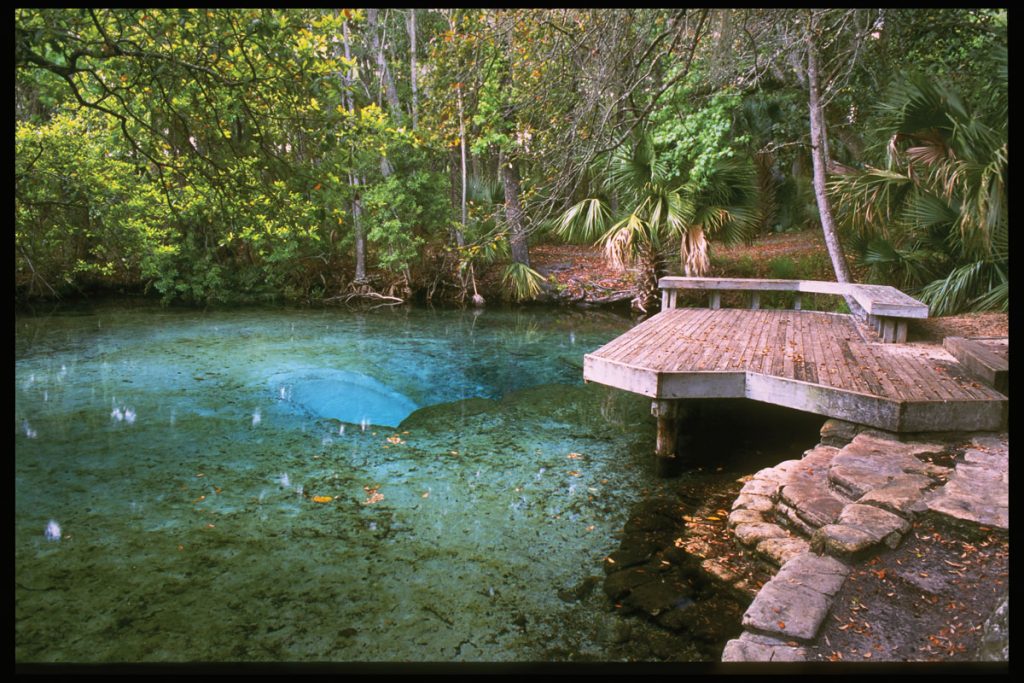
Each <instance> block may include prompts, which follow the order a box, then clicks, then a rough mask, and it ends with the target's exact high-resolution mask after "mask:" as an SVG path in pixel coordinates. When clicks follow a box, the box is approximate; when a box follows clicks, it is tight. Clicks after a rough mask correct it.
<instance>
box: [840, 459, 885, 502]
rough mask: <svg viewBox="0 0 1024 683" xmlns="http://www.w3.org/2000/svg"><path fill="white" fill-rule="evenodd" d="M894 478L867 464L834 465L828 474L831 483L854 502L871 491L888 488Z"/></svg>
mask: <svg viewBox="0 0 1024 683" xmlns="http://www.w3.org/2000/svg"><path fill="white" fill-rule="evenodd" d="M894 478H895V476H894V475H893V474H890V473H887V472H885V471H881V470H879V469H877V468H875V467H872V466H870V465H869V464H867V463H866V464H865V465H861V466H857V465H846V464H838V465H835V464H834V465H833V466H832V469H830V470H829V472H828V480H829V483H830V484H832V485H833V487H834V488H835V489H836V490H837V491H839V492H840V493H842V494H844V495H846V496H848V497H849V498H850V499H852V500H857V499H858V498H860V497H861V496H863V495H864V494H865V493H867V492H868V491H870V490H871V489H877V488H881V487H883V486H886V485H887V484H888V483H889V482H891V481H892V480H893V479H894Z"/></svg>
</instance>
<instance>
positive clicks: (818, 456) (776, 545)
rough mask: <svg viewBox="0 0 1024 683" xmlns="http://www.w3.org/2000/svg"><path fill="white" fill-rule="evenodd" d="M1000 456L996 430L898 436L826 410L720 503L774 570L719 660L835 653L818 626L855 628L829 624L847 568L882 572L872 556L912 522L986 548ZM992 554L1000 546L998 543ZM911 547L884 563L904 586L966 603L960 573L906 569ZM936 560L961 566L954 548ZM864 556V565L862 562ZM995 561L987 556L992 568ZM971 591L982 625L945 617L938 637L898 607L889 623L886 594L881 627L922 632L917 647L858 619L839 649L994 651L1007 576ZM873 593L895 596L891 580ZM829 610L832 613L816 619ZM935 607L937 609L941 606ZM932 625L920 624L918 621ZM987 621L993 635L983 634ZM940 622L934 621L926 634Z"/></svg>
mask: <svg viewBox="0 0 1024 683" xmlns="http://www.w3.org/2000/svg"><path fill="white" fill-rule="evenodd" d="M1008 466H1009V435H1008V434H1007V433H1002V434H977V435H943V436H941V437H938V438H937V437H935V436H932V435H929V436H927V437H924V438H917V437H911V438H903V439H901V438H900V437H898V436H897V435H895V434H889V433H886V432H881V431H879V430H874V429H868V428H863V427H859V426H857V425H852V424H850V423H844V422H841V421H837V420H829V421H828V422H826V423H825V426H824V427H823V428H822V443H821V444H819V445H818V446H817V447H815V448H813V449H811V450H809V451H807V452H806V453H805V454H804V455H803V457H802V458H800V459H799V460H788V461H785V462H782V463H780V464H778V465H776V466H775V467H771V468H766V469H764V470H761V471H759V472H757V473H756V474H755V475H753V476H752V477H750V478H749V480H748V481H746V483H745V484H744V486H743V488H742V489H741V491H740V494H739V496H738V497H737V498H736V500H735V501H734V503H733V505H732V511H731V512H730V514H729V526H730V527H731V528H732V532H733V534H734V535H735V538H736V539H737V541H738V542H739V543H741V544H742V545H744V546H746V547H748V548H750V549H751V550H752V551H753V552H754V553H755V554H756V555H757V556H759V557H761V558H762V559H764V560H765V561H767V562H770V563H772V564H773V565H776V566H778V567H779V570H778V572H777V573H776V574H775V576H774V577H773V578H772V579H771V580H770V581H768V582H767V583H766V584H765V585H764V586H763V587H762V588H761V589H760V591H758V593H757V595H756V597H755V598H754V600H753V602H752V603H751V604H750V606H749V607H748V608H747V610H746V612H745V613H744V614H743V617H742V622H741V623H742V625H743V627H744V633H743V634H742V635H740V636H739V637H738V638H735V639H733V640H731V641H729V642H728V643H727V644H726V646H725V648H724V650H723V652H722V661H725V662H773V661H789V662H793V661H808V660H815V659H821V660H832V661H837V660H839V659H843V654H842V651H841V650H838V649H835V648H834V647H833V643H832V641H831V640H830V638H829V634H830V632H832V631H835V630H836V628H838V629H840V631H839V633H840V634H841V635H842V636H843V639H844V640H848V638H846V637H847V636H849V635H854V634H856V633H857V630H853V632H852V633H847V632H849V631H851V629H852V628H853V625H860V623H859V622H858V620H856V619H854V620H852V621H845V622H843V623H841V624H839V625H838V627H836V626H835V624H836V622H837V621H840V620H838V619H836V618H835V615H836V613H838V612H839V611H841V610H839V609H837V596H839V595H840V592H841V590H842V589H843V588H844V583H846V582H847V579H850V578H851V577H853V578H855V577H856V575H858V574H860V575H868V576H874V577H875V578H876V579H878V580H879V581H882V580H883V579H884V578H885V575H886V572H885V570H884V569H879V568H878V567H877V565H878V560H879V558H880V557H883V558H884V557H885V556H886V555H887V554H890V555H891V554H897V549H899V548H900V547H901V543H903V542H904V539H906V538H908V535H910V536H913V537H914V538H920V535H921V533H922V532H921V531H920V530H921V529H925V530H926V531H927V530H932V531H931V532H930V533H931V534H932V535H933V536H935V537H937V538H942V539H943V540H946V539H949V544H950V545H952V544H955V543H959V544H960V545H959V546H958V547H967V548H975V547H976V546H975V545H973V544H972V541H974V542H975V543H976V542H977V539H978V538H985V539H989V540H988V541H987V545H986V548H988V547H994V546H998V545H1000V542H1001V541H1003V542H1005V535H1006V534H1007V533H1008V530H1009V508H1008V506H1009V473H1008ZM936 530H941V532H940V531H936ZM1006 547H1007V548H1008V545H1007V546H1006ZM947 554H949V556H950V557H953V558H957V557H959V556H958V555H956V554H950V553H947ZM964 554H966V553H964ZM1004 554H1005V555H1007V556H1008V552H1006V553H1004ZM916 555H917V557H909V558H906V559H907V565H906V566H903V560H898V562H899V564H895V563H893V562H889V564H892V565H893V570H892V572H891V573H892V577H895V578H896V579H899V578H900V577H901V576H902V578H903V584H907V583H908V579H909V584H910V587H911V589H910V592H911V593H921V594H922V598H923V600H924V602H926V603H927V602H933V603H938V602H939V601H941V600H944V599H947V600H949V605H952V606H953V607H951V608H949V611H951V612H955V611H956V605H957V604H960V605H961V606H963V608H964V609H965V610H966V609H967V607H966V606H965V605H964V603H963V600H962V599H961V598H963V597H964V590H968V591H970V590H971V589H972V588H974V586H972V584H971V582H970V581H965V582H959V586H957V584H956V582H954V583H952V584H950V585H949V586H938V587H936V586H932V585H929V584H927V583H926V582H923V581H921V579H924V578H928V577H929V576H930V574H929V572H928V571H925V569H931V568H930V567H921V569H920V570H917V569H915V567H914V566H913V565H914V561H915V559H918V558H920V557H921V554H920V553H916ZM996 555H998V553H995V555H994V557H995V556H996ZM995 559H997V560H999V559H1002V561H1003V562H1002V564H1003V565H1005V560H1006V559H1008V558H1005V557H1004V558H999V557H996V558H995ZM944 562H945V563H946V564H947V565H948V569H951V570H958V569H959V570H960V571H959V575H960V576H961V577H963V576H964V572H963V571H962V569H963V568H966V567H967V565H966V564H965V563H963V562H957V561H956V559H946V560H944ZM958 565H959V567H958ZM865 567H869V569H868V570H866V571H865ZM940 569H941V567H940ZM872 571H873V572H874V574H871V573H870V572H872ZM933 571H934V570H933ZM1000 571H1001V568H1000V562H998V561H997V562H995V565H994V573H995V574H997V575H998V574H999V573H1000ZM892 577H891V578H892ZM915 579H916V582H915ZM997 580H998V579H997ZM889 588H893V586H889ZM977 588H978V590H981V587H977ZM981 592H983V593H986V595H985V596H984V597H985V599H983V600H980V601H978V602H979V604H978V605H976V606H975V607H974V612H975V613H978V610H982V611H984V610H986V609H990V611H989V614H992V613H995V614H994V617H995V618H994V620H990V623H989V625H988V627H987V630H986V627H985V626H983V625H982V624H979V623H970V624H965V623H963V621H960V622H957V621H956V620H955V618H954V617H953V616H951V617H950V625H949V626H948V627H946V628H947V635H946V636H945V637H943V636H938V635H931V634H927V633H926V634H924V635H923V636H922V635H921V634H919V633H917V632H916V631H915V628H917V624H915V623H913V622H914V621H919V619H917V618H916V617H915V615H912V614H907V615H906V619H905V621H906V622H907V623H905V624H903V626H902V628H901V627H900V626H899V624H898V622H899V621H900V617H899V609H898V608H897V609H896V610H893V609H891V607H892V605H889V607H890V609H888V610H886V612H887V614H888V616H887V617H886V621H887V622H895V623H893V624H891V627H892V628H891V629H890V630H892V631H894V632H895V633H896V636H895V637H896V638H900V637H902V638H903V639H904V640H905V641H910V640H913V639H920V640H923V641H925V645H924V646H922V647H919V648H917V649H918V650H920V652H917V654H914V653H911V652H910V651H908V648H907V646H906V645H905V644H904V645H903V646H899V645H895V644H893V643H892V642H883V641H884V640H886V639H882V638H875V639H874V640H873V639H872V637H871V636H872V635H873V634H874V635H877V631H878V625H877V624H876V626H875V627H874V633H873V632H872V626H871V621H870V620H868V619H865V620H864V621H863V623H866V624H867V626H868V628H867V629H864V628H861V629H859V630H860V631H861V635H863V636H864V637H863V638H862V640H863V641H864V642H863V643H862V644H861V645H860V647H853V646H849V645H847V649H851V650H853V652H852V653H851V654H852V656H854V657H857V658H859V659H860V660H873V661H927V660H929V659H931V658H932V654H935V653H932V652H930V651H929V650H930V648H929V646H930V645H933V644H934V642H938V643H940V644H941V643H942V642H943V638H945V641H947V642H949V643H950V644H951V648H950V651H949V652H947V653H946V655H947V656H953V657H955V658H956V657H959V658H960V659H967V658H970V657H971V656H977V657H985V658H988V659H990V660H992V661H1006V660H1007V659H1008V642H1009V641H1008V637H1009V633H1008V613H1009V602H1008V585H1005V584H1004V585H1003V586H1002V593H1003V594H1004V595H1002V596H1000V595H999V592H1000V591H999V590H998V584H993V585H989V586H985V587H984V590H981ZM989 594H991V595H989ZM877 597H878V598H879V599H880V600H882V602H883V603H884V602H889V603H895V602H896V601H895V600H894V599H895V598H896V597H897V591H896V590H888V589H886V590H885V592H883V593H880V594H879V595H878V596H877ZM887 597H888V600H886V598H887ZM1000 597H1002V599H1000ZM987 605H991V607H990V608H988V607H986V606H987ZM877 612H878V613H879V614H880V613H881V610H877ZM982 613H983V612H982ZM830 614H832V615H833V617H834V618H833V620H832V621H831V622H829V623H826V620H827V618H828V617H829V615H830ZM1000 615H1002V616H1000ZM954 616H955V615H954ZM986 616H987V615H986ZM937 618H938V619H939V620H941V619H942V615H941V614H940V615H937ZM974 621H977V614H975V616H974ZM956 623H960V629H961V630H960V632H959V633H957V634H956V635H957V636H958V637H957V639H956V642H955V644H954V640H953V639H952V638H949V637H948V636H949V635H950V634H951V633H956V626H955V624H956ZM844 626H845V628H844ZM932 626H933V625H932V624H928V625H927V626H926V627H925V630H929V629H930V628H931V627H932ZM949 629H952V631H949ZM900 631H902V634H900V633H899V632H900ZM965 631H966V632H967V634H966V636H967V637H964V632H965ZM994 631H1002V634H1001V635H1000V636H996V637H994V638H993V637H989V638H988V639H987V640H986V637H987V636H989V634H991V633H992V632H994ZM941 632H942V628H939V629H938V631H937V633H941ZM929 636H930V637H931V638H932V639H933V641H932V640H929ZM888 640H892V638H891V637H890V638H888ZM1000 642H1002V643H1004V644H1002V645H1000ZM967 643H970V647H968V644H967ZM982 645H984V647H982ZM971 649H973V650H976V652H973V653H972V652H970V650H971ZM849 657H850V655H847V657H846V658H847V659H849Z"/></svg>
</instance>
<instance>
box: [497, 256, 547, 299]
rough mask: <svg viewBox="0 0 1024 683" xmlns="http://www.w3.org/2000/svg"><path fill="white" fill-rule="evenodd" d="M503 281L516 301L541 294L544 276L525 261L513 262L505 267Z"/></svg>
mask: <svg viewBox="0 0 1024 683" xmlns="http://www.w3.org/2000/svg"><path fill="white" fill-rule="evenodd" d="M502 282H503V283H504V285H505V288H506V289H507V290H508V291H509V292H511V294H512V298H513V299H514V300H515V301H527V300H529V299H534V298H536V297H537V295H538V294H540V289H541V283H542V282H544V276H543V275H541V274H540V273H538V272H537V271H535V270H534V269H533V268H530V267H529V266H527V265H526V264H524V263H516V262H512V263H510V264H508V265H507V266H506V267H505V270H504V273H503V274H502Z"/></svg>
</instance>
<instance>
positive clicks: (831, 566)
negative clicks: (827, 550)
mask: <svg viewBox="0 0 1024 683" xmlns="http://www.w3.org/2000/svg"><path fill="white" fill-rule="evenodd" d="M849 573H850V567H848V566H847V565H846V564H844V563H843V562H840V561H839V560H837V559H836V558H834V557H829V556H827V555H815V554H814V553H803V554H801V555H797V556H796V557H794V558H792V559H791V560H789V561H788V562H786V564H785V565H783V566H782V568H781V569H779V572H778V574H776V575H775V577H774V578H773V579H772V581H778V582H781V583H783V584H784V585H788V586H804V587H806V588H810V589H811V590H813V591H816V592H818V593H820V594H821V595H824V596H825V597H828V598H831V597H833V596H834V595H835V594H836V593H838V592H839V589H840V588H842V586H843V582H844V581H845V580H846V577H847V576H848V575H849Z"/></svg>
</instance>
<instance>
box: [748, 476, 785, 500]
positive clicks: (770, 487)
mask: <svg viewBox="0 0 1024 683" xmlns="http://www.w3.org/2000/svg"><path fill="white" fill-rule="evenodd" d="M778 492H779V483H778V482H775V481H771V480H769V479H751V480H750V481H748V482H747V483H746V484H744V485H743V488H742V489H740V493H741V494H742V493H746V494H749V495H754V496H768V497H769V498H774V497H775V496H776V495H777V494H778Z"/></svg>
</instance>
